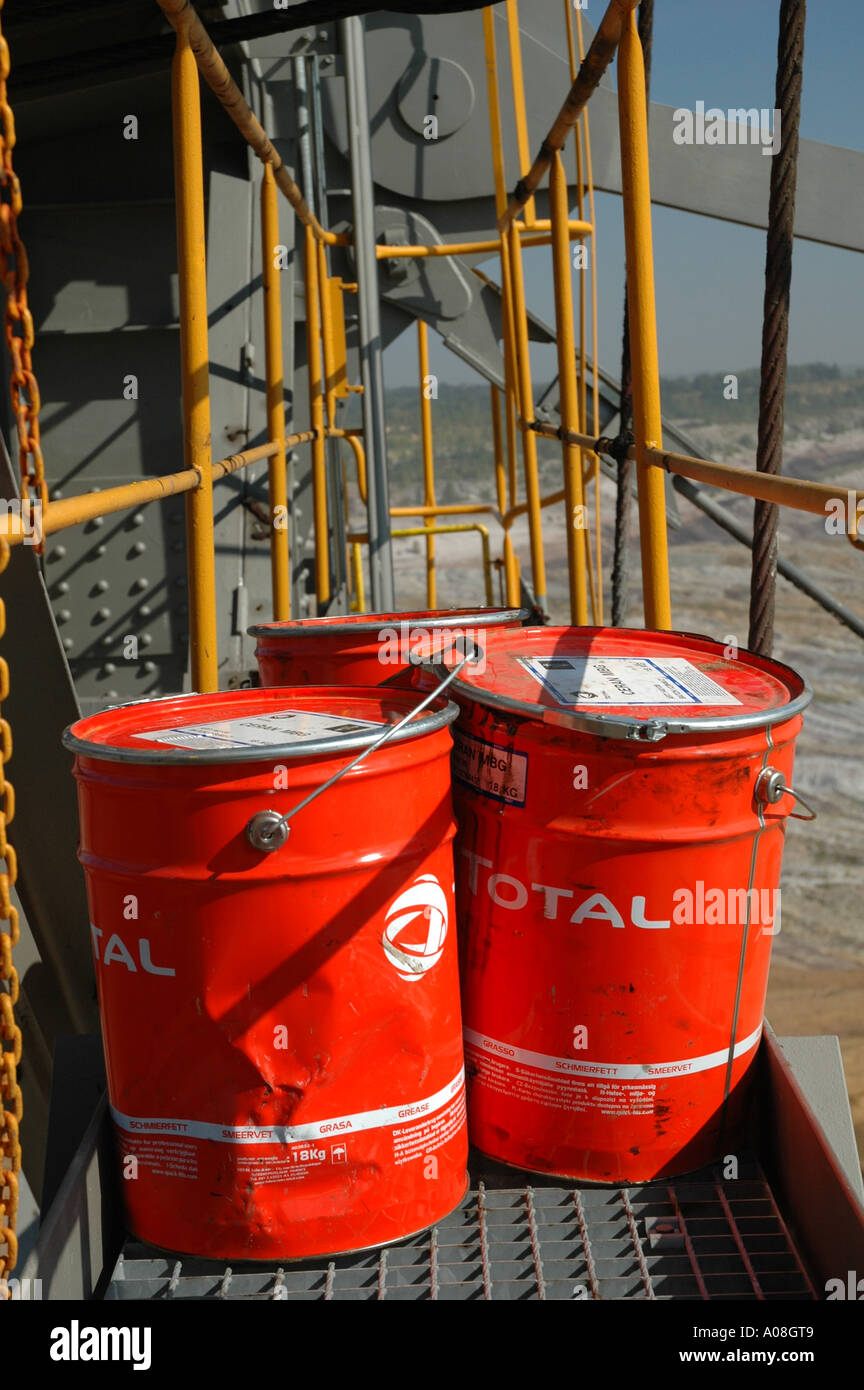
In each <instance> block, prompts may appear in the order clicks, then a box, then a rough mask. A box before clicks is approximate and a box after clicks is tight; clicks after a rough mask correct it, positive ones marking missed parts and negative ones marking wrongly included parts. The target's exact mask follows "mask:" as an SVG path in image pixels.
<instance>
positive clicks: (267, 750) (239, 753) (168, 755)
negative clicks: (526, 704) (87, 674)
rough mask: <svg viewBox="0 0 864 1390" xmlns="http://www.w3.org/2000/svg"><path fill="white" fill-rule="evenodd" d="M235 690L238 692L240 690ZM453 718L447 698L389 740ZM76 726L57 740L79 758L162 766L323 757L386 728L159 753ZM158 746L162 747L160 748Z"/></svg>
mask: <svg viewBox="0 0 864 1390" xmlns="http://www.w3.org/2000/svg"><path fill="white" fill-rule="evenodd" d="M454 684H455V682H454ZM320 688H321V689H324V688H325V687H323V686H322V687H320ZM334 689H337V690H344V689H347V687H344V686H336V687H334ZM353 689H354V690H356V691H362V690H365V689H367V687H365V686H356V687H353ZM368 689H369V691H370V692H372V693H374V694H376V695H377V696H378V697H379V698H381V691H380V689H379V687H377V686H370V687H368ZM218 693H219V692H217V691H214V692H213V694H214V695H215V694H218ZM223 693H224V692H223ZM237 693H238V694H239V692H237ZM404 693H405V694H408V693H409V692H407V691H406V692H404ZM200 697H201V692H200V691H197V690H188V691H184V692H183V693H182V694H180V695H167V696H166V695H157V696H154V697H153V698H152V699H148V700H126V701H124V702H123V703H122V704H119V705H108V706H106V708H105V709H104V710H100V711H99V713H100V714H108V713H110V712H111V711H112V710H120V709H133V708H135V707H136V706H145V705H156V704H161V703H163V702H165V701H166V700H171V701H174V700H192V699H195V698H200ZM273 713H278V711H273ZM405 713H406V714H408V713H410V710H406V711H405ZM458 716H459V706H458V705H456V704H455V703H454V702H453V701H452V700H448V701H447V702H446V704H445V705H444V706H443V708H442V709H439V710H435V711H434V713H432V714H424V715H423V716H422V717H421V718H420V719H418V720H417V723H416V724H413V723H412V724H408V725H406V727H405V728H404V729H403V730H402V731H401V732H400V733H398V734H394V735H393V737H392V740H389V741H390V742H392V743H404V742H406V741H407V740H408V739H413V738H420V737H422V735H424V734H432V733H436V732H437V731H438V730H439V729H445V728H446V727H447V726H448V725H449V724H452V723H454V721H455V720H456V719H457V718H458ZM87 717H88V718H90V719H92V718H95V717H97V716H95V715H88V716H87ZM345 717H346V718H349V717H350V716H347V715H346V716H345ZM358 717H359V716H358ZM83 722H84V721H83V720H80V719H78V720H76V721H75V724H81V723H83ZM75 724H70V725H68V727H67V728H66V729H64V730H63V735H62V743H63V747H64V748H68V749H69V750H70V752H72V753H76V754H77V755H78V756H79V757H82V758H100V759H101V760H102V761H103V762H110V763H150V764H162V765H164V764H166V763H167V764H169V765H174V766H177V765H178V764H183V765H185V766H190V765H196V764H199V765H200V764H202V763H267V762H270V761H272V759H274V758H298V759H299V758H308V757H323V756H325V755H326V754H328V753H351V752H354V751H355V750H356V749H360V748H366V747H367V746H368V745H369V744H370V743H374V742H375V740H376V739H377V738H379V737H380V735H381V730H382V728H384V727H386V725H381V724H376V725H375V727H374V728H373V729H370V730H369V732H368V733H365V734H342V735H340V736H339V737H337V738H318V739H308V740H306V741H305V742H302V743H295V744H285V745H283V744H279V743H272V744H267V745H259V746H258V747H255V748H213V749H206V750H201V749H196V748H173V749H172V748H170V747H169V746H167V745H165V744H162V745H160V751H157V750H156V749H155V748H153V749H151V748H141V749H140V750H139V749H138V748H118V747H114V746H112V745H111V744H107V743H94V742H91V741H90V740H89V739H86V738H79V737H78V735H77V734H73V732H72V730H73V729H74V728H75ZM166 728H170V725H166ZM163 749H164V751H161V750H163Z"/></svg>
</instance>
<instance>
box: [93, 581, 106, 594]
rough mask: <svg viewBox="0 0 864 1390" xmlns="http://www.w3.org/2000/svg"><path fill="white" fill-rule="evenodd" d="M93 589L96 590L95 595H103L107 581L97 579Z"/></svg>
mask: <svg viewBox="0 0 864 1390" xmlns="http://www.w3.org/2000/svg"><path fill="white" fill-rule="evenodd" d="M93 588H94V589H95V590H96V592H97V594H104V592H105V590H106V589H107V588H108V580H107V579H97V580H96V583H95V584H94V585H93Z"/></svg>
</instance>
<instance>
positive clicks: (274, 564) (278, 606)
mask: <svg viewBox="0 0 864 1390" xmlns="http://www.w3.org/2000/svg"><path fill="white" fill-rule="evenodd" d="M278 245H279V194H278V190H277V188H276V180H275V179H274V177H273V170H272V169H271V168H270V165H269V164H265V165H264V173H263V175H262V178H261V280H262V284H263V288H264V377H265V388H266V392H267V438H268V439H270V440H273V442H274V443H278V444H279V452H278V453H277V454H274V455H273V457H272V458H271V459H270V460H269V464H268V481H269V488H270V528H271V529H270V570H271V574H270V579H271V585H272V590H273V617H274V618H276V619H277V621H279V620H282V619H286V618H290V617H291V564H290V555H289V550H288V476H287V466H286V461H285V383H284V378H283V367H282V288H281V285H280V281H279V266H278V263H277V254H278V253H277V250H276V248H277V247H278Z"/></svg>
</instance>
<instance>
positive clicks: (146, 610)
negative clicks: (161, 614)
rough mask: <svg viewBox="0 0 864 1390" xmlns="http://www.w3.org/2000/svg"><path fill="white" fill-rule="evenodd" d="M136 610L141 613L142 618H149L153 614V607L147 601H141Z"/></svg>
mask: <svg viewBox="0 0 864 1390" xmlns="http://www.w3.org/2000/svg"><path fill="white" fill-rule="evenodd" d="M138 612H139V613H140V614H141V617H142V618H150V617H152V615H153V609H152V608H151V607H150V605H149V603H142V605H141V607H140V608H139V609H138Z"/></svg>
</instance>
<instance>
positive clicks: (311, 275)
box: [304, 227, 330, 604]
mask: <svg viewBox="0 0 864 1390" xmlns="http://www.w3.org/2000/svg"><path fill="white" fill-rule="evenodd" d="M304 264H305V274H306V360H307V363H308V371H309V422H310V425H311V427H312V429H313V430H314V431H315V438H314V440H313V441H312V507H313V512H314V518H315V594H316V597H317V599H318V602H319V604H320V603H326V602H327V600H328V599H329V598H330V553H329V539H328V532H327V465H326V462H325V457H326V456H325V452H324V396H323V388H322V381H321V311H320V301H319V284H318V280H319V277H318V251H317V248H316V245H315V234H314V232H313V231H312V228H311V227H307V228H306V237H305V258H304Z"/></svg>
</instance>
